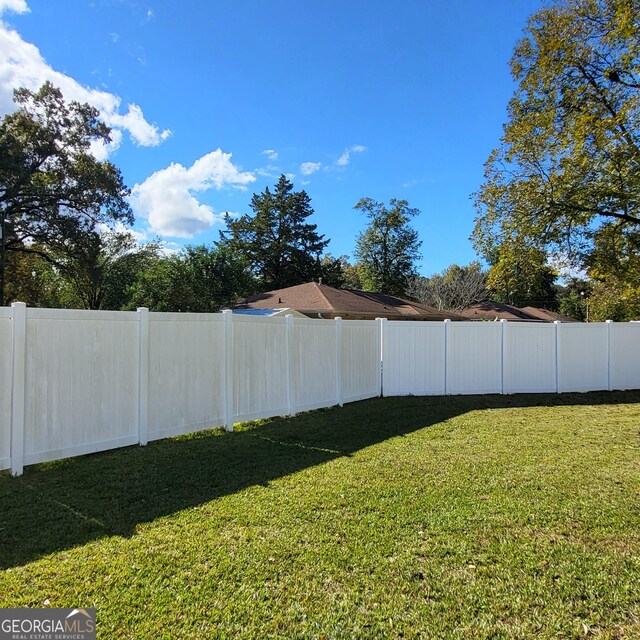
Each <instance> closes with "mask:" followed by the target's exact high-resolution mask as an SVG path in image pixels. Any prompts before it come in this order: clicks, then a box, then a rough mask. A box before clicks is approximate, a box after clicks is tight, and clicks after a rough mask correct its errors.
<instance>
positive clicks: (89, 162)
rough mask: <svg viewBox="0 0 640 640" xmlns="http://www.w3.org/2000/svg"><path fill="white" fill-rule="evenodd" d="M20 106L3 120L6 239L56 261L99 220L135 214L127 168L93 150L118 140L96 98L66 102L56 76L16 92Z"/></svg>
mask: <svg viewBox="0 0 640 640" xmlns="http://www.w3.org/2000/svg"><path fill="white" fill-rule="evenodd" d="M14 100H15V102H16V103H17V104H18V105H19V106H18V109H17V110H16V111H15V112H13V113H11V114H8V115H6V116H5V117H4V118H3V120H2V122H0V216H1V217H2V218H3V219H4V221H5V225H4V226H5V229H4V231H5V246H6V249H7V250H9V251H11V250H14V251H22V252H34V251H35V252H37V253H38V254H39V255H41V256H43V257H44V258H46V259H49V260H54V253H55V254H57V255H60V254H62V253H64V252H65V250H66V248H67V246H68V244H69V242H71V243H76V242H78V239H79V238H80V237H81V236H82V235H83V234H85V233H86V232H87V231H93V230H94V226H95V225H96V223H99V222H106V223H113V222H114V221H122V222H125V223H131V222H132V221H133V216H132V213H131V209H130V207H129V205H128V203H127V201H126V196H127V195H128V193H129V192H128V189H127V188H126V186H125V185H124V182H123V180H122V176H121V174H120V171H119V170H118V169H117V168H116V167H115V166H114V165H113V164H112V163H110V162H108V161H99V160H97V159H96V158H95V157H94V156H93V155H92V153H91V148H92V145H96V144H107V143H108V142H109V141H110V137H109V134H110V130H109V128H108V127H107V126H106V125H105V124H104V123H103V122H101V121H100V120H99V119H98V116H99V113H98V111H97V110H96V109H94V108H93V107H91V106H89V105H88V104H80V103H78V102H71V103H69V104H67V103H65V101H64V99H63V96H62V93H61V92H60V90H59V89H57V88H55V87H54V86H53V85H52V84H50V83H48V82H47V83H45V84H44V85H43V86H42V87H41V88H40V89H39V90H38V91H37V92H31V91H29V90H27V89H18V90H16V91H15V92H14Z"/></svg>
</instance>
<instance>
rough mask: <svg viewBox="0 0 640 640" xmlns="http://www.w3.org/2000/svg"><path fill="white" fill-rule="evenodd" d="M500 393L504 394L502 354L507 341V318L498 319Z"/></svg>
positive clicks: (503, 354)
mask: <svg viewBox="0 0 640 640" xmlns="http://www.w3.org/2000/svg"><path fill="white" fill-rule="evenodd" d="M500 327H501V329H500V393H501V394H503V395H504V356H505V344H506V341H507V320H506V319H505V318H503V319H502V320H500Z"/></svg>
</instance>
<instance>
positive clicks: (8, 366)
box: [0, 307, 13, 469]
mask: <svg viewBox="0 0 640 640" xmlns="http://www.w3.org/2000/svg"><path fill="white" fill-rule="evenodd" d="M11 313H12V312H11V309H8V308H2V307H0V469H8V468H9V467H10V466H11V389H12V380H11V378H12V374H13V366H12V364H13V361H12V359H13V339H12V328H11Z"/></svg>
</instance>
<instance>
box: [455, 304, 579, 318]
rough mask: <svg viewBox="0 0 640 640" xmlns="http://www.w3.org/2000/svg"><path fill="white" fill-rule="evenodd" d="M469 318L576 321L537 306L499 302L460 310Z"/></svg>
mask: <svg viewBox="0 0 640 640" xmlns="http://www.w3.org/2000/svg"><path fill="white" fill-rule="evenodd" d="M460 313H461V314H462V315H463V316H466V317H467V318H469V319H470V320H496V319H498V320H514V321H520V322H554V321H556V320H559V321H560V322H578V320H575V319H574V318H570V317H569V316H563V315H560V314H559V313H556V312H555V311H549V310H548V309H540V308H538V307H522V308H518V307H513V306H511V305H510V304H503V303H501V302H479V303H477V304H473V305H471V306H470V307H467V308H466V309H465V310H464V311H461V312H460Z"/></svg>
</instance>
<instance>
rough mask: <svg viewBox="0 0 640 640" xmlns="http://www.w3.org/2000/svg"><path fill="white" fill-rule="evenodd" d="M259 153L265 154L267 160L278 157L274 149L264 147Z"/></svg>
mask: <svg viewBox="0 0 640 640" xmlns="http://www.w3.org/2000/svg"><path fill="white" fill-rule="evenodd" d="M261 153H263V154H264V155H265V156H267V158H268V159H269V160H277V159H278V152H277V151H276V150H275V149H265V150H264V151H261Z"/></svg>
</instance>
